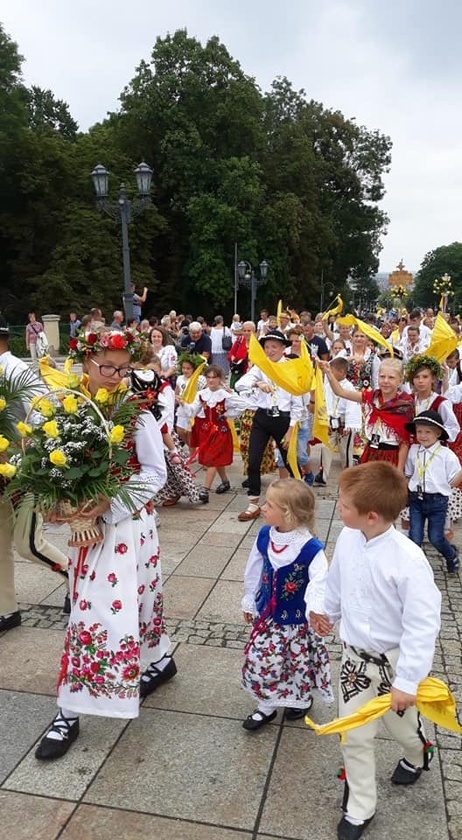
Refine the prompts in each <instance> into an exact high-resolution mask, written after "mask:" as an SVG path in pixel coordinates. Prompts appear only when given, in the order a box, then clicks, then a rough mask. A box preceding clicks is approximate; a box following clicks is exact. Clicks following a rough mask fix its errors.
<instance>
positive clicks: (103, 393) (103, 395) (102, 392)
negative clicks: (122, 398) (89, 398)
mask: <svg viewBox="0 0 462 840" xmlns="http://www.w3.org/2000/svg"><path fill="white" fill-rule="evenodd" d="M108 399H109V391H107V390H106V388H98V390H97V392H96V396H95V400H96V402H99V403H101V404H102V405H104V404H105V403H107V401H108Z"/></svg>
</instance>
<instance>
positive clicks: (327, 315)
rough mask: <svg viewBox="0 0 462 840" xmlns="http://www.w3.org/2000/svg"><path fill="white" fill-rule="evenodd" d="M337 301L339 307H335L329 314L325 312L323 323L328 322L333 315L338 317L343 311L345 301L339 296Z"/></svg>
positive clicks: (329, 310) (328, 311)
mask: <svg viewBox="0 0 462 840" xmlns="http://www.w3.org/2000/svg"><path fill="white" fill-rule="evenodd" d="M335 300H336V301H337V306H334V307H333V308H332V309H328V310H327V312H324V314H323V316H322V320H323V321H327V320H328V318H330V316H331V315H338V314H339V313H340V312H341V311H342V310H343V300H342V298H341V297H340V295H337V297H336V298H335Z"/></svg>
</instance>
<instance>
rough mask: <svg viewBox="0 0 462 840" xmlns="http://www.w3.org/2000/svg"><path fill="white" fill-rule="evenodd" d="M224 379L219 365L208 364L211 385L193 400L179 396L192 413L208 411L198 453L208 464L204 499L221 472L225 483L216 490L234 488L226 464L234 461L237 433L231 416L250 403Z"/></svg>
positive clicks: (189, 412) (205, 413)
mask: <svg viewBox="0 0 462 840" xmlns="http://www.w3.org/2000/svg"><path fill="white" fill-rule="evenodd" d="M223 379H224V373H223V371H222V369H221V368H220V367H218V365H208V367H206V368H205V380H206V383H207V385H206V387H205V388H204V390H203V391H200V392H199V394H197V396H196V398H195V400H194V402H193V403H190V404H187V403H185V402H184V400H182V399H180V400H179V403H180V405H181V406H183V408H184V410H185V412H186V414H187V415H188V416H189V417H195V416H196V415H197V414H199V413H203V415H204V419H203V420H202V422H201V425H200V430H199V445H198V449H197V452H196V453H195V455H196V454H197V455H198V460H199V464H201V466H203V467H205V468H206V472H205V481H204V486H203V487H202V489H201V490H200V491H199V499H200V500H201V502H204V503H206V502H208V501H209V490H210V489H211V487H212V484H213V479H214V478H215V475H216V473H217V472H218V475H219V476H220V478H221V483H220V484H219V485H218V487H217V489H216V492H217V493H226V492H227V490H229V489H230V483H229V480H228V476H227V474H226V467H227V466H229V465H230V464H232V463H233V436H232V433H231V429H230V427H229V425H228V423H227V418H228V417H230V418H231V417H238V416H239V415H240V414H242V412H243V411H244V409H245V408H246V405H247V403H246V401H245V400H244V399H243V398H242V397H238V395H237V394H235V393H234V392H233V391H229V390H228V389H226V388H225V386H224V383H223ZM195 455H194V457H195Z"/></svg>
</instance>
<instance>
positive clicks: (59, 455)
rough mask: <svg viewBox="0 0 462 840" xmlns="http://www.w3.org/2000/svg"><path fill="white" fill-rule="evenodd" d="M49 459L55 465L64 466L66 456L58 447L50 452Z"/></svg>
mask: <svg viewBox="0 0 462 840" xmlns="http://www.w3.org/2000/svg"><path fill="white" fill-rule="evenodd" d="M66 399H67V398H66ZM50 461H51V463H52V464H54V465H55V467H65V466H66V464H67V458H66V456H65V454H64V452H61V450H60V449H55V450H54V452H51V453H50Z"/></svg>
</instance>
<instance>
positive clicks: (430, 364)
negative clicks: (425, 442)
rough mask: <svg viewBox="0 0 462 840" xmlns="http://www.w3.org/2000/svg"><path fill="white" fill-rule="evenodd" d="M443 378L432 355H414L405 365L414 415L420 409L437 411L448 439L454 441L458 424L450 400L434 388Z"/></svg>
mask: <svg viewBox="0 0 462 840" xmlns="http://www.w3.org/2000/svg"><path fill="white" fill-rule="evenodd" d="M442 378H443V370H442V368H441V365H440V363H439V362H438V360H437V359H434V358H433V356H414V357H413V358H412V359H409V361H408V363H407V365H406V379H407V382H408V383H409V384H410V385H411V387H412V390H413V392H414V401H415V415H416V416H417V415H418V414H420V413H421V412H422V411H437V412H438V414H439V415H440V416H441V419H442V421H443V424H444V428H445V430H446V432H447V435H448V440H449V441H451V442H452V441H455V440H456V438H457V435H458V434H459V431H460V426H459V424H458V422H457V419H456V416H455V414H454V411H453V409H452V404H451V400H449V399H446V397H442V396H441V395H440V394H437V393H436V392H435V390H434V388H435V387H436V385H437V382H438V380H439V379H442Z"/></svg>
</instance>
